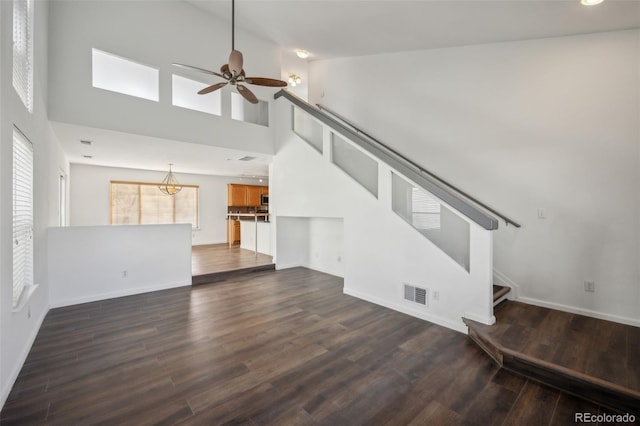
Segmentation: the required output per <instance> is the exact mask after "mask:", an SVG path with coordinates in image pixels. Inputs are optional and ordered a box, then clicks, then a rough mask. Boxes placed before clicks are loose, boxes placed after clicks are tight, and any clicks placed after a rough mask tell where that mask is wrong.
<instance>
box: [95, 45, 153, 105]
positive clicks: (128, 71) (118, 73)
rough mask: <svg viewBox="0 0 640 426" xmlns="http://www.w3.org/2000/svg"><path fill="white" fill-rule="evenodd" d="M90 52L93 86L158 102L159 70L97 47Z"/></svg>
mask: <svg viewBox="0 0 640 426" xmlns="http://www.w3.org/2000/svg"><path fill="white" fill-rule="evenodd" d="M91 54H92V65H93V69H92V84H93V87H97V88H99V89H104V90H110V91H112V92H118V93H123V94H125V95H129V96H135V97H137V98H143V99H149V100H151V101H156V102H158V100H159V90H160V89H159V87H160V86H159V82H160V71H158V70H157V69H155V68H152V67H149V66H147V65H142V64H139V63H137V62H134V61H132V60H130V59H126V58H123V57H120V56H117V55H114V54H112V53H108V52H103V51H102V50H98V49H92V51H91Z"/></svg>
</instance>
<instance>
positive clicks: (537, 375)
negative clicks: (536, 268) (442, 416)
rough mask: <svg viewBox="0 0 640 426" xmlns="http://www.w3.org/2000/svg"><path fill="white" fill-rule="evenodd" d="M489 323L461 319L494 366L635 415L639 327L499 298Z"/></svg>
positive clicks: (639, 392) (639, 401) (639, 386)
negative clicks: (500, 300) (492, 321)
mask: <svg viewBox="0 0 640 426" xmlns="http://www.w3.org/2000/svg"><path fill="white" fill-rule="evenodd" d="M494 315H495V317H496V324H494V325H492V326H488V325H484V324H480V323H477V322H474V321H471V320H467V319H465V323H466V324H467V326H468V327H469V336H470V337H471V338H472V339H473V340H474V341H475V342H476V343H478V344H479V345H480V346H481V347H482V348H483V350H485V352H487V353H488V354H489V355H490V356H491V357H492V358H493V359H494V360H495V361H496V362H497V363H498V364H499V365H500V366H502V367H503V368H505V369H508V370H511V371H513V372H516V373H519V374H522V375H524V376H526V377H529V378H532V379H535V380H538V381H540V382H543V383H545V384H548V385H550V386H553V387H556V388H559V389H561V390H563V391H566V392H568V393H572V394H574V395H576V396H579V397H582V398H584V399H587V400H589V401H592V402H595V403H598V404H601V405H604V406H607V407H609V408H612V409H615V410H622V411H624V412H630V413H633V414H636V415H640V328H639V327H633V326H630V325H624V324H618V323H614V322H611V321H605V320H600V319H595V318H591V317H586V316H583V315H578V314H571V313H567V312H561V311H556V310H552V309H547V308H541V307H538V306H533V305H527V304H524V303H519V302H513V301H505V302H503V303H501V304H500V305H499V306H498V307H497V308H496V309H495V312H494Z"/></svg>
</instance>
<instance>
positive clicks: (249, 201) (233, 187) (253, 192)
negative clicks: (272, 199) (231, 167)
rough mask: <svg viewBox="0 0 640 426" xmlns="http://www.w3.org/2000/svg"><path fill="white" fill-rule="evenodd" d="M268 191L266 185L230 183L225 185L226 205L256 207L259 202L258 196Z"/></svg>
mask: <svg viewBox="0 0 640 426" xmlns="http://www.w3.org/2000/svg"><path fill="white" fill-rule="evenodd" d="M268 193H269V187H268V186H258V185H239V184H235V183H230V184H228V185H227V206H230V207H258V206H260V204H261V202H260V201H261V200H260V196H261V195H262V194H268Z"/></svg>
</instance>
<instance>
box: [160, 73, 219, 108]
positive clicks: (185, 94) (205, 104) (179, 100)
mask: <svg viewBox="0 0 640 426" xmlns="http://www.w3.org/2000/svg"><path fill="white" fill-rule="evenodd" d="M207 86H209V84H205V83H201V82H199V81H195V80H191V79H189V78H185V77H181V76H179V75H175V74H174V75H172V76H171V97H172V103H173V105H175V106H179V107H182V108H188V109H192V110H194V111H200V112H206V113H207V114H213V115H220V114H221V112H220V109H221V107H220V90H216V91H215V92H212V93H207V94H206V95H198V91H200V90H202V89H204V88H205V87H207Z"/></svg>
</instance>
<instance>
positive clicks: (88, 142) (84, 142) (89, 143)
mask: <svg viewBox="0 0 640 426" xmlns="http://www.w3.org/2000/svg"><path fill="white" fill-rule="evenodd" d="M80 143H81V144H82V145H91V144H92V143H93V142H91V141H88V140H84V139H81V140H80Z"/></svg>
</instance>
